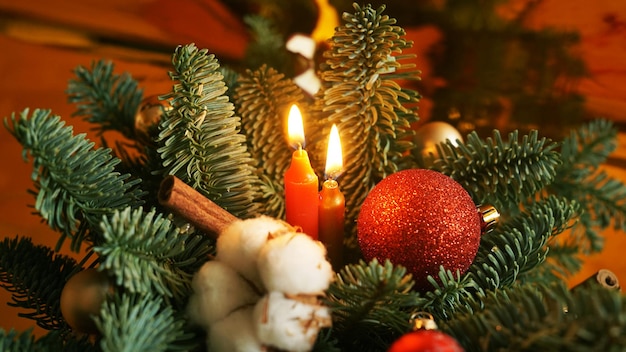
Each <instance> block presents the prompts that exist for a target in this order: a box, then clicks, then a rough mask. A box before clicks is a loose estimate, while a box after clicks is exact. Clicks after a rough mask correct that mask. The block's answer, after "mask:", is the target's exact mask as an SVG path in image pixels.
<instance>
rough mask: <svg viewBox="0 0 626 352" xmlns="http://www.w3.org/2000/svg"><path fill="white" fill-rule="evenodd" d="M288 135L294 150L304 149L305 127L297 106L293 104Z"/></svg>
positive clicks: (288, 122) (288, 124)
mask: <svg viewBox="0 0 626 352" xmlns="http://www.w3.org/2000/svg"><path fill="white" fill-rule="evenodd" d="M287 134H288V135H289V144H290V145H291V146H292V147H293V148H294V149H300V148H303V147H304V125H303V123H302V114H301V113H300V109H298V107H297V106H296V104H293V105H292V106H291V109H289V118H288V120H287Z"/></svg>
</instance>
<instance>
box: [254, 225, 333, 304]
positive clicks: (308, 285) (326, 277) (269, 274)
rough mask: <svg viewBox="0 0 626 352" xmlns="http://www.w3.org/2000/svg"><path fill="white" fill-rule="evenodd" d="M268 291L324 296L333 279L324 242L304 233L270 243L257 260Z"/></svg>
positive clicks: (293, 233)
mask: <svg viewBox="0 0 626 352" xmlns="http://www.w3.org/2000/svg"><path fill="white" fill-rule="evenodd" d="M258 265H259V272H260V274H261V278H262V280H263V284H264V285H265V288H266V289H267V290H268V291H280V292H284V293H287V294H293V295H297V294H323V293H324V291H325V290H326V289H327V288H328V286H329V284H330V282H331V281H332V279H333V277H334V272H333V270H332V267H331V265H330V263H329V262H328V261H327V260H326V248H325V247H324V245H323V244H322V243H321V242H318V241H315V240H313V239H311V238H310V237H309V236H307V235H305V234H303V233H295V232H292V233H289V234H287V235H284V236H281V237H277V238H274V239H272V240H270V241H268V242H267V244H266V245H265V246H264V247H263V248H262V249H261V252H260V253H259V259H258Z"/></svg>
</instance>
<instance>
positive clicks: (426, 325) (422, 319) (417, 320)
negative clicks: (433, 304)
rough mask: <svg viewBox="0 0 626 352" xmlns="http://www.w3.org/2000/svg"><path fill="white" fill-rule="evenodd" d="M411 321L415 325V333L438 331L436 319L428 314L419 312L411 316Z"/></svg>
mask: <svg viewBox="0 0 626 352" xmlns="http://www.w3.org/2000/svg"><path fill="white" fill-rule="evenodd" d="M411 321H412V323H413V331H417V330H437V329H438V327H437V323H436V322H435V318H433V316H432V314H430V313H427V312H417V313H415V314H413V315H411Z"/></svg>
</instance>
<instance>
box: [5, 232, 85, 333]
mask: <svg viewBox="0 0 626 352" xmlns="http://www.w3.org/2000/svg"><path fill="white" fill-rule="evenodd" d="M79 269H80V267H79V265H78V264H77V263H76V261H75V260H74V259H72V258H70V257H67V256H63V255H59V254H55V253H54V252H53V251H52V250H51V249H50V248H48V247H46V246H42V245H34V244H33V243H32V241H31V240H30V239H29V238H24V237H22V238H18V237H16V238H13V239H10V238H5V239H4V240H3V241H2V242H0V283H1V286H2V287H3V288H4V289H6V290H7V291H9V292H11V299H12V301H11V302H9V305H10V306H14V307H19V308H23V309H25V310H26V312H20V313H19V314H18V315H19V316H21V317H25V318H28V319H33V320H35V321H36V322H37V325H38V326H40V327H42V328H44V329H46V330H61V331H63V332H64V333H66V334H67V333H69V331H70V328H69V326H68V325H67V323H66V322H65V320H64V319H63V316H62V314H61V303H60V301H61V291H62V289H63V286H64V285H65V283H66V282H67V280H68V279H69V277H70V276H71V275H72V274H73V273H74V272H76V271H77V270H79Z"/></svg>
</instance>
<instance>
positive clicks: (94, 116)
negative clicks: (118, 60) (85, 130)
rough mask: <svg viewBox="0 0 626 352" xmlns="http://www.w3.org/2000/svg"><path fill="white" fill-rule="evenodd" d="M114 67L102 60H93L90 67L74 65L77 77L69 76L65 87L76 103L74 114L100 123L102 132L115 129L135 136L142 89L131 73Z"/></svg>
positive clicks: (133, 137) (127, 135) (125, 134)
mask: <svg viewBox="0 0 626 352" xmlns="http://www.w3.org/2000/svg"><path fill="white" fill-rule="evenodd" d="M114 68H115V65H114V64H113V63H112V62H105V61H103V60H100V61H98V62H92V63H91V69H87V68H85V67H83V66H78V67H76V68H75V69H74V74H75V75H76V79H72V80H70V82H69V85H68V89H67V91H66V93H67V94H68V100H69V102H70V103H76V104H77V110H76V112H74V113H73V114H72V116H81V117H83V119H85V120H86V121H89V122H91V123H97V124H99V129H98V132H99V133H100V134H101V133H103V132H105V131H107V130H116V131H119V132H121V133H122V134H123V135H124V136H126V137H127V138H129V139H135V137H136V136H135V115H136V114H137V109H138V108H139V105H140V104H141V99H142V96H143V91H142V90H141V89H139V88H138V84H137V81H135V80H134V79H133V78H132V77H131V76H130V75H129V74H127V73H124V74H122V75H116V74H114V73H113V70H114Z"/></svg>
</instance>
